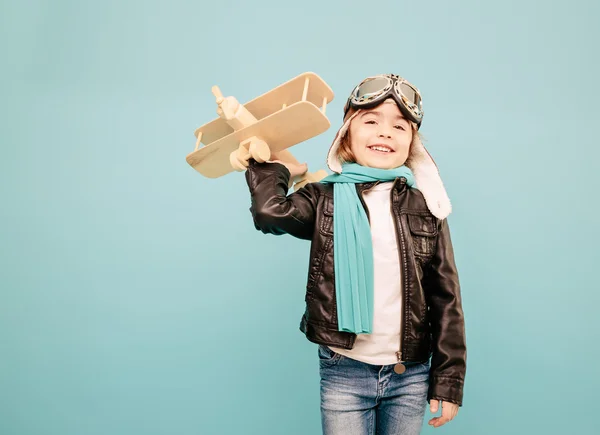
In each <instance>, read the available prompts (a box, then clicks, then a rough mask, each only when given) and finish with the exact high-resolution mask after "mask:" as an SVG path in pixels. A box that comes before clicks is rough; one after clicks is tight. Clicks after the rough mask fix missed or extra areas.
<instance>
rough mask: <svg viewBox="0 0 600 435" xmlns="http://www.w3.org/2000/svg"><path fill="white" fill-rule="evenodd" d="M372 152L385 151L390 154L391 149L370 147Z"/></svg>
mask: <svg viewBox="0 0 600 435" xmlns="http://www.w3.org/2000/svg"><path fill="white" fill-rule="evenodd" d="M370 148H371V149H372V150H377V151H384V152H386V153H389V152H390V151H391V150H390V149H389V148H384V147H377V146H375V147H370Z"/></svg>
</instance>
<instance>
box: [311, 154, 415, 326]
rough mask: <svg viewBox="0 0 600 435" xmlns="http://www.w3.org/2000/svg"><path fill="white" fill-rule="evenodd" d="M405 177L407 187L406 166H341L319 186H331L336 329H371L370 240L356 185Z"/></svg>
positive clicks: (410, 178)
mask: <svg viewBox="0 0 600 435" xmlns="http://www.w3.org/2000/svg"><path fill="white" fill-rule="evenodd" d="M397 177H405V178H406V180H407V181H406V183H407V185H408V186H409V187H412V186H414V185H415V177H414V175H413V173H412V171H411V170H410V168H408V167H407V166H400V167H398V168H394V169H378V168H370V167H367V166H362V165H359V164H358V163H345V164H343V165H342V173H341V174H332V175H329V176H328V177H325V178H323V179H322V180H321V183H335V184H334V185H333V237H334V243H333V260H334V268H335V270H334V273H335V295H336V301H337V313H338V329H339V330H340V331H347V332H354V333H356V334H361V333H364V334H370V333H371V331H372V329H373V293H374V274H373V240H372V238H371V227H370V225H369V220H368V218H367V213H366V212H365V209H364V208H363V206H362V203H361V202H360V198H359V197H358V193H357V192H356V187H355V186H354V185H355V184H356V183H367V182H372V181H377V180H381V181H391V180H394V179H396V178H397Z"/></svg>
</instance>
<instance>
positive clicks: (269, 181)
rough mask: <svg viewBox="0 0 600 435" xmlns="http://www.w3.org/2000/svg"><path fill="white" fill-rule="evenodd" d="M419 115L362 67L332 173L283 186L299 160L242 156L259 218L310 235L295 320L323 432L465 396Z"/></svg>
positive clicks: (439, 203) (452, 276)
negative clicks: (316, 381)
mask: <svg viewBox="0 0 600 435" xmlns="http://www.w3.org/2000/svg"><path fill="white" fill-rule="evenodd" d="M422 118H423V110H422V103H421V96H420V93H419V91H418V89H417V88H415V87H414V86H413V85H411V84H410V83H408V82H407V81H406V80H405V79H403V78H401V77H399V76H397V75H393V74H384V75H379V76H374V77H368V78H366V79H365V80H363V81H362V82H361V83H360V84H358V85H357V86H356V87H355V88H354V90H353V91H352V93H351V95H350V97H349V98H348V101H347V103H346V105H345V108H344V124H343V126H342V127H341V128H340V130H339V131H338V133H337V134H336V136H335V139H334V141H333V144H332V145H331V147H330V150H329V153H328V157H327V164H328V166H329V168H330V169H331V170H332V171H333V172H334V174H332V175H330V176H329V177H326V178H325V179H323V180H321V182H319V183H309V184H307V185H306V186H305V187H303V188H301V189H299V190H298V191H296V192H294V193H292V194H291V195H289V196H287V192H288V182H289V180H290V177H292V178H294V177H296V176H298V175H301V174H303V173H304V172H306V170H307V166H306V164H304V165H292V164H287V163H283V162H280V161H278V160H273V161H267V162H265V163H258V162H256V161H255V160H253V159H251V160H250V162H249V166H248V170H247V171H246V181H247V183H248V186H249V189H250V193H251V199H252V205H251V207H250V211H251V213H252V216H253V218H254V224H255V226H256V228H257V229H259V230H261V231H263V232H264V233H271V234H276V235H280V234H286V233H287V234H290V235H292V236H294V237H298V238H301V239H306V240H311V242H312V243H311V248H310V263H309V270H308V280H307V286H306V296H305V301H306V311H305V313H304V314H303V316H302V319H301V322H300V330H301V331H302V332H303V333H304V334H305V335H306V338H307V339H308V340H310V341H311V342H314V343H317V344H318V356H319V370H320V376H321V421H322V427H323V433H324V434H325V435H330V434H344V435H354V434H372V433H379V434H418V433H420V429H421V426H422V424H423V418H424V414H425V407H426V403H427V402H429V403H430V410H431V412H432V413H436V412H437V411H438V403H441V405H442V416H441V417H435V418H432V419H431V420H430V421H429V424H430V425H432V426H434V427H439V426H441V425H443V424H445V423H446V422H447V421H449V420H452V419H453V418H454V417H455V415H456V414H457V412H458V408H459V406H462V396H463V384H464V377H465V372H466V338H465V328H464V317H463V311H462V303H461V294H460V285H459V280H458V273H457V269H456V265H455V260H454V253H453V248H452V242H451V238H450V230H449V227H448V222H447V219H446V217H447V216H448V215H449V214H450V212H451V205H450V200H449V199H448V196H447V195H446V191H445V189H444V186H443V183H442V180H441V178H440V176H439V173H438V170H437V166H436V164H435V162H434V161H433V159H432V158H431V156H430V155H429V153H428V152H427V150H426V149H425V147H424V146H423V144H422V142H421V140H420V136H419V132H418V129H419V128H420V126H421V121H422ZM430 356H431V361H430ZM375 428H376V430H377V432H375Z"/></svg>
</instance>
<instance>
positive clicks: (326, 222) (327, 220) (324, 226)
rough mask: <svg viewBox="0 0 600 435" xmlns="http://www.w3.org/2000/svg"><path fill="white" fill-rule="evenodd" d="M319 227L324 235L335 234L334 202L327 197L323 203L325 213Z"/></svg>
mask: <svg viewBox="0 0 600 435" xmlns="http://www.w3.org/2000/svg"><path fill="white" fill-rule="evenodd" d="M319 229H320V231H321V234H323V235H324V236H332V235H333V202H332V201H331V199H330V198H327V197H326V198H325V200H324V203H323V215H322V216H321V224H320V226H319Z"/></svg>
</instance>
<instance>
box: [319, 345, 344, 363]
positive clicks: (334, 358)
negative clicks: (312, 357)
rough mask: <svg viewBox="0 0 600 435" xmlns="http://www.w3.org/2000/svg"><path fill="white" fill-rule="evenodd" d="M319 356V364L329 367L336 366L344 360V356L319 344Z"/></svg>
mask: <svg viewBox="0 0 600 435" xmlns="http://www.w3.org/2000/svg"><path fill="white" fill-rule="evenodd" d="M318 354H319V363H320V364H324V365H328V366H331V365H334V364H336V363H337V362H338V361H339V360H340V359H341V358H342V354H339V353H337V352H334V351H333V350H331V349H330V348H329V347H328V346H326V345H324V344H319V348H318Z"/></svg>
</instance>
